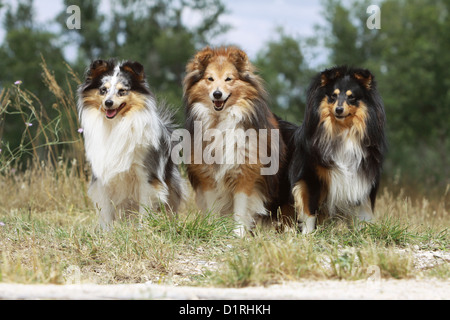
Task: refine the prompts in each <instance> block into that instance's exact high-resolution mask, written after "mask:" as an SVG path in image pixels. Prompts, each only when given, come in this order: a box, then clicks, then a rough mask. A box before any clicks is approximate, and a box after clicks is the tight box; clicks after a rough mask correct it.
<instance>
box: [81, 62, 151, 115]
mask: <svg viewBox="0 0 450 320" xmlns="http://www.w3.org/2000/svg"><path fill="white" fill-rule="evenodd" d="M79 93H80V98H81V101H80V102H81V104H82V107H83V108H89V107H93V108H97V109H99V110H100V111H101V112H103V113H104V114H105V117H106V118H107V119H110V120H112V119H115V118H116V117H119V116H124V115H125V114H127V113H128V112H130V111H131V110H138V109H140V108H143V107H145V103H146V99H147V97H148V95H150V91H149V88H148V85H147V82H146V80H145V74H144V67H143V66H142V65H141V64H140V63H139V62H132V61H124V62H120V63H118V62H116V61H115V60H96V61H94V62H92V64H91V66H90V67H89V69H88V71H87V72H86V80H85V83H84V84H82V85H81V87H80V90H79Z"/></svg>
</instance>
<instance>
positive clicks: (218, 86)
mask: <svg viewBox="0 0 450 320" xmlns="http://www.w3.org/2000/svg"><path fill="white" fill-rule="evenodd" d="M186 73H187V74H186V77H185V79H184V105H185V111H186V129H188V130H189V132H190V133H191V136H192V145H193V146H194V147H195V146H199V143H198V142H197V143H196V141H194V134H195V129H196V128H195V123H196V122H197V123H201V125H202V130H203V132H202V133H201V134H202V135H203V136H205V134H207V132H208V130H219V131H220V132H221V133H224V136H223V137H224V139H223V141H224V144H225V145H226V146H228V147H229V146H230V145H231V146H232V149H233V150H234V147H235V146H236V148H237V149H239V150H237V153H240V154H241V155H243V156H244V157H245V159H246V161H245V163H244V164H238V163H236V162H230V161H227V162H226V163H223V164H206V163H205V161H202V163H200V164H195V163H191V164H189V165H188V166H187V170H188V176H189V180H190V182H191V184H192V186H193V188H194V190H195V192H196V200H197V204H198V205H199V207H200V208H201V209H202V210H203V211H210V210H212V211H215V212H219V213H221V214H234V217H235V220H236V222H237V224H238V226H239V227H238V228H237V230H236V232H237V233H239V234H241V235H242V233H243V232H244V230H250V229H251V228H252V227H253V225H254V223H255V221H256V220H258V216H260V215H261V216H264V215H268V214H269V212H271V211H273V210H274V209H273V208H275V207H276V206H277V200H276V197H277V195H278V187H279V175H278V174H272V175H261V168H264V167H265V166H266V165H265V164H263V163H261V157H260V154H259V152H258V155H257V161H256V163H254V164H252V163H251V162H250V161H248V160H249V158H250V157H251V156H252V155H251V151H250V150H249V149H250V148H252V147H253V146H248V147H245V148H242V147H239V146H238V145H237V144H236V135H237V134H238V132H239V130H241V132H242V130H243V131H246V130H248V129H254V130H256V132H259V131H258V130H259V129H267V130H268V135H267V137H266V136H262V135H259V136H258V141H259V144H261V143H263V144H265V145H266V148H267V150H268V154H275V153H276V154H278V155H279V166H280V168H281V167H283V165H284V154H285V152H286V151H285V149H286V148H285V145H284V142H283V139H282V137H281V136H280V135H279V143H272V142H273V141H272V140H271V137H272V135H271V133H272V132H273V133H275V131H276V133H277V134H278V133H279V132H278V120H277V119H276V117H275V116H274V115H273V114H272V112H271V111H270V110H269V108H268V102H267V94H266V91H265V90H264V87H263V84H262V80H261V78H260V77H259V76H258V75H256V74H255V68H254V66H253V65H252V64H251V63H250V61H249V59H248V57H247V55H246V53H245V52H243V51H242V50H240V49H238V48H236V47H220V48H214V49H213V48H209V47H207V48H205V49H203V50H201V51H200V52H198V53H197V54H196V55H195V57H194V58H193V59H192V61H190V62H189V64H188V65H187V68H186ZM218 92H219V93H220V94H219V98H217V99H216V97H215V96H214V94H215V93H218ZM273 130H275V131H273ZM225 132H229V133H230V132H231V134H230V135H225ZM219 140H220V139H219ZM215 143H219V142H218V141H216V140H214V141H212V142H211V143H210V144H209V145H208V143H205V142H204V141H203V142H200V147H201V150H202V153H203V151H205V150H208V149H207V148H213V149H214V148H215V145H214V144H215ZM224 149H225V150H223V151H224V157H225V158H227V157H229V156H230V155H229V154H227V150H229V149H228V148H224ZM192 153H194V151H192ZM193 157H194V156H192V158H193ZM227 159H228V160H229V158H227Z"/></svg>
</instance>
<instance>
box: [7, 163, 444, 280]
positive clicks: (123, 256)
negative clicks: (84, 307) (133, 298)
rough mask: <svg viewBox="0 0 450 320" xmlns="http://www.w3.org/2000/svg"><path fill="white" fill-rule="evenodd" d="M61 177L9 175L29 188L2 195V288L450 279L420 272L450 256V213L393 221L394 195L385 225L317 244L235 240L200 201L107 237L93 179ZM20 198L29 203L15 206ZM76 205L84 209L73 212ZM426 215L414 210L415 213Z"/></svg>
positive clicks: (290, 238)
mask: <svg viewBox="0 0 450 320" xmlns="http://www.w3.org/2000/svg"><path fill="white" fill-rule="evenodd" d="M61 171H64V170H62V169H58V170H54V171H52V170H47V171H46V174H45V175H44V176H43V175H42V172H40V170H34V171H33V172H35V173H36V175H34V174H29V175H28V179H27V181H28V182H26V183H25V182H24V179H23V178H22V177H21V176H22V174H19V173H17V175H18V177H17V179H11V176H9V177H5V176H1V177H0V179H1V180H0V183H2V184H3V185H6V184H15V183H16V182H17V181H19V182H20V188H22V194H15V195H14V194H12V193H14V192H15V190H16V189H15V188H14V187H13V186H12V185H11V186H9V187H7V188H6V189H4V190H9V191H7V192H4V193H3V194H2V196H1V197H0V204H1V208H2V209H0V221H1V222H2V226H0V243H1V244H2V245H1V247H0V281H1V282H17V283H57V284H63V283H67V282H68V281H69V282H70V281H72V280H73V277H72V275H71V274H72V273H71V272H72V271H73V270H76V271H77V272H78V273H79V275H78V278H77V281H79V282H81V283H85V282H90V283H101V284H115V283H139V282H146V281H152V282H155V283H176V284H182V285H205V286H223V287H244V286H253V285H268V284H272V283H280V282H283V281H296V280H301V279H347V280H361V279H367V278H368V277H369V276H370V270H372V269H373V268H374V267H375V268H377V270H379V272H380V275H381V277H383V278H394V279H405V278H415V277H439V278H441V279H448V277H449V275H450V273H449V268H448V264H442V263H441V264H436V265H435V266H434V267H433V268H427V269H426V270H421V269H420V268H416V267H415V262H414V250H412V249H411V248H415V250H416V251H417V250H441V251H447V252H448V249H449V247H450V243H449V239H448V215H447V212H446V211H442V212H439V214H438V215H436V216H435V220H428V223H427V224H423V223H422V222H423V220H422V217H421V216H418V217H416V216H414V215H411V214H409V215H408V216H406V215H403V213H402V212H396V214H395V215H392V214H389V213H390V209H389V208H386V207H384V204H383V203H384V202H385V201H386V200H389V199H390V194H389V193H388V192H387V191H385V192H384V194H382V195H381V196H380V200H381V201H379V203H380V207H379V211H380V212H384V215H383V216H379V217H378V220H377V221H376V222H374V223H365V224H362V225H359V226H358V227H357V228H355V227H353V226H352V225H351V223H350V225H349V224H348V223H345V222H344V221H328V222H325V223H324V224H322V225H320V226H319V227H318V229H317V231H316V232H314V233H313V234H311V235H307V236H304V235H302V234H300V233H299V232H297V230H293V229H291V230H288V231H286V232H278V231H276V230H274V229H271V228H269V227H267V226H265V227H260V228H258V229H257V230H256V232H255V233H254V235H252V236H250V235H249V236H247V237H245V238H243V239H240V238H237V237H235V236H234V234H233V231H232V230H233V220H232V219H231V218H230V217H219V216H217V215H215V214H214V213H209V214H206V215H204V214H201V213H199V212H198V211H197V210H196V208H195V206H194V205H193V201H192V199H191V200H190V201H189V202H188V204H187V207H186V208H185V209H184V210H183V211H182V212H181V213H180V214H179V216H177V217H172V216H169V215H168V214H166V213H165V212H159V213H156V212H148V214H147V215H146V216H145V217H144V218H143V219H137V218H129V219H125V220H123V221H120V222H118V223H116V225H115V228H114V229H113V230H112V231H110V232H104V231H102V230H100V229H99V228H98V227H97V217H96V213H95V210H94V209H93V208H92V207H91V205H90V204H89V203H88V204H86V203H85V201H84V196H83V192H84V191H83V190H85V189H86V185H85V184H87V181H83V180H82V179H79V178H78V181H72V180H71V179H67V177H66V178H62V177H61ZM65 171H66V172H70V170H65ZM39 172H40V173H39ZM38 173H39V174H38ZM25 175H26V174H25ZM43 178H44V179H43ZM73 179H75V178H73ZM50 182H51V183H50ZM74 182H75V183H74ZM43 183H44V184H43ZM24 184H25V185H24ZM58 184H60V185H59V187H58V188H57V190H58V191H55V192H57V193H54V194H53V196H54V198H57V199H60V200H58V201H53V200H48V201H47V203H46V206H42V203H40V201H37V200H35V199H33V196H34V195H36V194H39V193H44V194H45V193H47V192H48V190H47V188H50V189H51V190H54V189H53V188H54V186H55V185H58ZM67 184H70V185H71V187H72V189H70V188H68V186H67ZM38 186H39V188H37V187H38ZM37 189H38V191H36V190H37ZM46 190H47V191H46ZM66 193H75V194H76V195H78V198H77V197H75V196H74V195H69V194H66ZM13 196H17V197H19V198H20V199H21V200H20V202H17V201H9V202H8V200H7V199H8V198H9V197H13ZM66 198H68V199H75V198H77V201H75V202H73V203H70V204H69V203H67V202H66V200H64V199H66ZM397 201H400V202H403V201H404V200H403V199H398V200H397ZM19 203H20V204H19ZM64 203H65V205H66V206H67V207H66V209H62V208H64ZM396 206H399V207H403V208H405V207H404V206H402V205H399V204H397V205H396ZM436 206H437V207H442V204H439V203H438V204H436ZM416 209H417V208H416V206H415V205H414V204H413V203H411V204H410V205H409V208H408V212H409V213H411V210H413V211H414V210H416Z"/></svg>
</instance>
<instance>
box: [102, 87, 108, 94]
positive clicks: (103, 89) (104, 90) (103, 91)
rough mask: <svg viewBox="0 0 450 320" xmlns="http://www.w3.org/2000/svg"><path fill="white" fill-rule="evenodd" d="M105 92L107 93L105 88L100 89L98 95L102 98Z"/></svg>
mask: <svg viewBox="0 0 450 320" xmlns="http://www.w3.org/2000/svg"><path fill="white" fill-rule="evenodd" d="M107 92H108V89H106V88H105V87H103V88H100V94H101V95H102V96H104V95H105V94H106V93H107Z"/></svg>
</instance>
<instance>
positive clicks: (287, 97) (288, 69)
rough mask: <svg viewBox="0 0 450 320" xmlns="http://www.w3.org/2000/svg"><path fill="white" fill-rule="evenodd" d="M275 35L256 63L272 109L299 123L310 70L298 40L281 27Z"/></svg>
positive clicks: (260, 53)
mask: <svg viewBox="0 0 450 320" xmlns="http://www.w3.org/2000/svg"><path fill="white" fill-rule="evenodd" d="M277 37H278V39H277V40H272V41H269V42H268V43H267V44H266V45H265V46H264V49H262V50H261V51H260V52H259V53H258V55H257V58H256V61H255V64H256V66H257V67H258V68H259V70H260V73H261V76H262V78H263V79H264V80H265V82H266V83H267V89H268V91H269V94H270V97H271V109H272V110H273V111H274V112H275V113H276V114H277V115H278V116H280V117H281V118H283V119H285V120H288V121H291V122H294V123H297V124H299V123H301V122H302V119H303V114H304V111H305V102H306V90H307V86H308V84H309V80H310V78H311V76H312V73H311V71H310V70H309V69H308V66H307V64H306V61H305V58H304V56H303V54H302V50H301V40H300V39H296V38H293V37H291V36H288V35H286V34H285V32H284V31H283V29H281V28H279V29H278V31H277Z"/></svg>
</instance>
